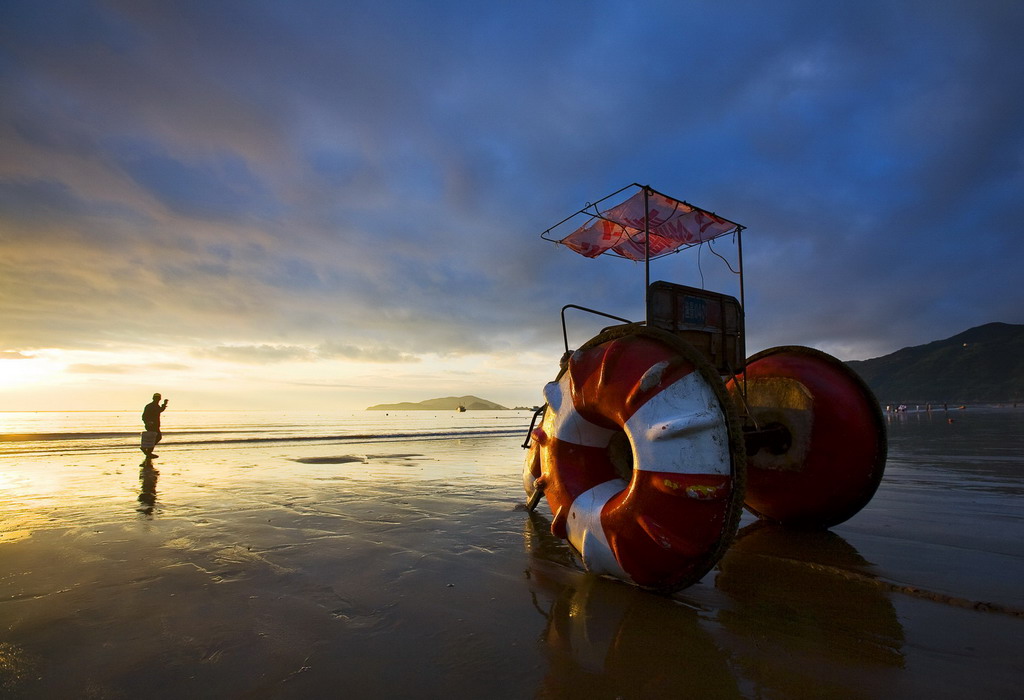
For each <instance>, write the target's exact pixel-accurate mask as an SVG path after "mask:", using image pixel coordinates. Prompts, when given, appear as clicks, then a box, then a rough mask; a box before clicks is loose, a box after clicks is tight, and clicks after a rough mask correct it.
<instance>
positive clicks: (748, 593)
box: [715, 522, 904, 696]
mask: <svg viewBox="0 0 1024 700" xmlns="http://www.w3.org/2000/svg"><path fill="white" fill-rule="evenodd" d="M875 579H876V576H875V574H874V572H873V571H872V569H871V565H870V564H869V563H868V562H867V561H865V560H864V558H863V557H861V555H860V554H859V553H858V552H857V550H856V549H854V548H853V547H852V546H851V545H850V544H849V543H847V542H846V540H844V539H843V538H842V537H840V536H838V535H836V534H835V533H833V532H828V531H822V532H802V531H794V530H788V529H785V528H781V527H779V526H776V525H772V524H770V523H766V522H755V523H753V524H752V525H749V526H747V527H745V528H743V529H742V530H740V532H739V533H738V535H737V539H736V541H735V542H734V543H733V545H732V546H731V547H730V548H729V550H728V551H727V553H726V555H725V556H724V557H723V558H722V561H721V562H720V564H719V572H718V574H717V575H716V577H715V586H716V588H718V590H720V591H723V592H724V593H726V594H728V596H729V598H730V599H731V600H732V601H733V602H734V603H735V605H734V606H729V607H725V608H723V610H722V611H721V612H720V614H719V620H720V622H721V623H722V625H723V627H725V628H726V629H727V630H729V631H730V632H732V633H733V634H735V635H736V636H737V637H738V638H739V639H738V640H737V644H736V648H735V649H734V658H735V659H736V661H737V663H738V665H739V667H740V672H741V673H742V674H743V675H744V676H745V677H746V678H747V679H748V680H750V681H751V682H753V683H754V685H755V687H756V688H757V689H759V693H758V694H763V693H765V692H766V691H769V692H770V693H771V694H774V693H776V692H778V693H780V694H781V695H782V696H786V695H790V694H792V693H793V692H795V691H797V690H799V689H806V688H807V687H809V686H810V687H815V686H816V687H819V688H820V689H822V690H828V689H829V688H832V689H834V690H837V691H839V690H841V689H842V679H841V678H839V677H836V675H835V674H834V673H830V672H829V670H827V669H833V670H834V669H849V668H852V667H859V668H861V669H862V670H864V669H870V668H876V669H881V668H885V667H891V668H902V667H903V664H904V658H903V652H902V647H903V642H904V639H903V628H902V626H901V625H900V622H899V619H898V618H897V615H896V610H895V608H894V607H893V604H892V602H891V601H890V600H889V598H888V596H887V594H886V592H885V591H884V589H883V588H881V587H879V586H878V585H876V584H875Z"/></svg>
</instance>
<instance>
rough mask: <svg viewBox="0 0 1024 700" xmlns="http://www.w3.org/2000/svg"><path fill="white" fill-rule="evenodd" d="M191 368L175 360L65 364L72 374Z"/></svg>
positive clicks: (178, 370)
mask: <svg viewBox="0 0 1024 700" xmlns="http://www.w3.org/2000/svg"><path fill="white" fill-rule="evenodd" d="M189 369H191V368H190V367H189V366H188V365H183V364H180V363H177V362H153V363H148V364H113V363H102V364H96V363H89V362H76V363H74V364H70V365H68V366H67V368H66V370H65V371H67V372H70V373H72V374H133V373H139V372H151V371H154V370H160V371H171V372H182V371H188V370H189Z"/></svg>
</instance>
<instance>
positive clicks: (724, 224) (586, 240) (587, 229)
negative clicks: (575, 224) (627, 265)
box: [541, 183, 743, 260]
mask: <svg viewBox="0 0 1024 700" xmlns="http://www.w3.org/2000/svg"><path fill="white" fill-rule="evenodd" d="M632 187H639V188H640V190H639V191H638V192H636V193H635V194H634V195H633V196H631V197H630V198H629V199H627V200H626V201H624V202H622V203H621V204H619V205H616V206H614V207H612V208H610V209H606V210H602V209H601V208H600V205H601V204H602V202H604V201H606V200H608V199H610V198H611V197H614V196H615V195H617V194H620V193H621V192H624V191H625V190H627V189H630V188H632ZM580 215H587V216H588V217H589V218H588V220H587V221H586V222H585V223H584V224H583V225H582V226H580V227H579V228H577V229H576V230H575V231H573V232H572V233H570V234H569V235H567V236H565V237H563V238H554V237H552V231H554V230H555V229H556V228H558V227H559V226H561V225H562V224H565V223H566V222H568V221H570V220H571V219H573V218H575V217H577V216H580ZM742 228H743V227H742V226H740V225H739V224H737V223H735V222H732V221H729V220H728V219H723V218H722V217H720V216H718V215H716V214H713V213H711V212H709V211H705V210H704V209H700V208H699V207H695V206H693V205H692V204H688V203H686V202H683V201H681V200H678V199H673V198H672V197H669V196H667V195H664V194H661V193H660V192H657V191H655V190H653V189H651V188H650V187H647V186H644V185H638V184H635V183H634V184H632V185H629V186H627V187H624V188H622V189H621V190H618V191H617V192H613V193H612V194H610V195H608V196H607V197H605V198H603V199H601V200H599V201H598V202H597V203H595V204H588V205H587V206H586V207H584V208H583V209H581V210H580V211H578V212H576V213H575V214H573V215H572V216H570V217H568V218H566V219H564V220H562V221H561V222H559V223H557V224H555V225H554V226H552V227H551V228H549V229H548V230H547V231H545V232H544V233H542V234H541V237H542V238H544V239H545V240H549V241H554V242H556V243H560V244H561V245H564V246H566V247H567V248H569V249H571V250H574V251H576V252H577V253H579V254H580V255H583V256H585V257H588V258H596V257H597V256H599V255H602V254H604V253H608V254H610V255H613V256H616V257H621V258H627V259H629V260H653V259H655V258H659V257H661V256H664V255H668V254H670V253H674V252H676V251H678V250H681V249H684V248H688V247H690V246H694V245H699V244H701V243H705V242H706V241H710V240H712V239H715V238H718V237H719V236H724V235H726V234H729V233H733V232H738V231H740V230H742Z"/></svg>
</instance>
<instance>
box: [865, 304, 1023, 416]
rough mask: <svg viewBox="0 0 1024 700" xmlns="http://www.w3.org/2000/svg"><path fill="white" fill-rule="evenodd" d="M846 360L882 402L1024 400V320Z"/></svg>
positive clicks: (923, 402) (951, 402) (959, 402)
mask: <svg viewBox="0 0 1024 700" xmlns="http://www.w3.org/2000/svg"><path fill="white" fill-rule="evenodd" d="M846 364H847V366H849V367H850V368H851V369H853V370H854V371H855V372H857V374H859V375H860V376H861V377H863V379H864V381H866V382H867V383H868V386H870V387H871V390H872V391H873V392H874V393H875V397H876V398H877V399H878V401H879V402H880V403H881V404H883V405H884V404H899V403H906V404H910V403H920V404H925V403H931V404H932V405H935V404H942V403H949V404H953V403H957V404H961V403H1012V402H1024V325H1019V324H1017V325H1015V324H1011V323H986V324H985V325H983V326H977V327H976V328H971V329H970V330H966V331H964V332H963V333H959V334H958V335H954V336H952V337H950V338H946V339H945V340H936V341H935V342H932V343H928V344H926V345H916V346H914V347H909V348H903V349H902V350H897V351H896V352H894V353H891V354H889V355H885V356H883V357H876V358H874V359H871V360H859V361H854V362H847V363H846Z"/></svg>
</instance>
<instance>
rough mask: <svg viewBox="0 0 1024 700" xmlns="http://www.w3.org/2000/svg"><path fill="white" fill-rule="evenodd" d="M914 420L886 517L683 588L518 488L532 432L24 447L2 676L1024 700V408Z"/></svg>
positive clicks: (173, 690) (58, 693) (124, 687)
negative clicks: (571, 539)
mask: <svg viewBox="0 0 1024 700" xmlns="http://www.w3.org/2000/svg"><path fill="white" fill-rule="evenodd" d="M524 427H525V425H524ZM889 430H890V434H889V440H890V453H889V464H888V467H887V471H886V476H885V479H884V480H883V482H882V485H881V487H880V488H879V491H878V494H877V495H876V497H875V499H874V500H873V501H872V502H871V503H870V504H869V505H868V507H867V508H866V509H865V510H863V511H862V512H861V513H860V514H858V515H857V516H855V517H854V518H853V519H852V520H850V521H848V522H847V523H844V524H842V525H840V526H838V527H836V528H834V529H833V530H832V531H830V532H824V533H800V532H792V531H785V530H780V529H777V528H774V527H770V526H764V525H762V524H759V523H756V522H755V521H754V519H753V518H752V517H750V516H749V515H745V516H744V520H743V523H742V526H741V532H740V534H739V536H738V538H737V541H736V542H735V543H734V545H733V546H732V547H731V548H730V550H729V551H728V553H727V554H726V556H725V558H724V559H723V560H722V561H721V563H720V565H719V566H718V567H716V569H714V570H713V571H711V572H710V573H709V574H708V575H707V576H706V577H705V578H704V579H703V580H702V581H701V582H700V583H699V584H698V585H696V586H693V587H691V588H689V589H686V590H684V591H681V592H679V593H677V594H676V595H674V596H672V597H670V598H669V597H661V596H657V595H653V594H650V593H646V592H644V591H641V590H637V589H635V588H632V587H630V586H627V585H625V584H622V583H619V582H616V581H612V580H607V579H601V578H595V577H592V576H589V575H587V574H586V573H584V572H583V571H582V570H581V569H580V566H579V564H578V562H577V561H576V559H575V557H574V556H573V554H572V552H571V551H570V550H569V548H568V547H567V545H566V544H565V543H564V542H561V541H559V540H557V539H554V538H553V537H552V536H551V535H550V533H549V531H548V529H547V527H548V525H549V518H550V513H549V511H548V510H547V507H546V505H542V506H541V507H540V508H538V510H537V512H536V513H535V514H533V515H528V514H527V513H525V512H524V511H523V510H522V509H520V508H517V507H516V506H517V504H519V503H521V502H522V500H523V494H522V485H521V463H522V458H523V450H522V449H521V447H520V443H521V441H522V437H521V436H519V437H509V436H507V435H495V436H471V437H442V438H434V439H416V438H412V439H406V438H400V439H390V440H387V441H368V442H366V443H359V442H354V441H347V442H345V443H344V444H339V443H332V442H330V441H324V442H311V443H308V444H306V443H294V444H287V443H285V444H277V443H269V444H247V443H243V444H240V445H236V444H225V445H221V446H214V447H211V446H209V445H203V446H189V445H187V444H177V445H176V444H175V440H174V436H173V434H171V433H169V434H168V436H167V438H166V439H165V443H164V444H162V445H161V446H160V448H159V450H158V451H159V453H160V455H161V457H160V458H159V459H157V460H154V462H153V465H154V467H155V468H151V467H143V466H140V461H141V453H140V452H139V451H138V450H137V448H136V447H135V446H127V447H125V449H124V450H106V451H99V452H94V453H89V452H85V453H80V452H73V451H72V452H68V453H66V454H60V453H51V454H35V453H26V454H20V455H19V454H8V455H5V456H3V457H0V695H3V696H7V697H26V698H28V697H32V698H35V697H96V698H127V697H139V696H148V697H185V696H188V697H210V698H213V697H217V698H224V697H239V698H242V697H245V698H263V697H266V698H277V697H282V698H292V697H295V698H298V697H303V698H306V697H352V698H361V697H367V698H377V697H424V698H432V697H458V698H463V697H466V698H468V697H507V698H532V697H595V698H606V697H607V698H614V697H628V698H633V697H637V698H641V697H650V698H662V697H700V698H708V697H725V698H728V697H758V698H804V697H806V698H820V697H826V696H827V697H848V698H920V697H931V698H946V697H948V698H959V697H1000V698H1002V697H1020V696H1021V683H1022V680H1024V583H1022V582H1024V544H1022V543H1024V509H1022V508H1021V505H1020V503H1021V496H1022V495H1024V410H1021V411H1016V412H1015V411H1013V410H1010V409H1005V410H989V411H981V410H979V411H966V412H960V413H959V414H957V415H956V421H955V422H954V423H948V422H947V420H946V416H945V415H944V414H943V412H941V411H939V412H934V415H923V414H911V415H904V416H898V417H893V418H892V419H891V421H890V425H889ZM183 442H184V441H183Z"/></svg>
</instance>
